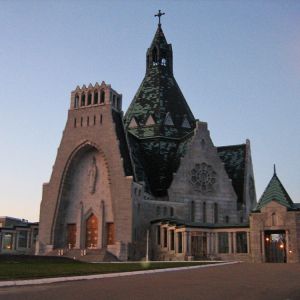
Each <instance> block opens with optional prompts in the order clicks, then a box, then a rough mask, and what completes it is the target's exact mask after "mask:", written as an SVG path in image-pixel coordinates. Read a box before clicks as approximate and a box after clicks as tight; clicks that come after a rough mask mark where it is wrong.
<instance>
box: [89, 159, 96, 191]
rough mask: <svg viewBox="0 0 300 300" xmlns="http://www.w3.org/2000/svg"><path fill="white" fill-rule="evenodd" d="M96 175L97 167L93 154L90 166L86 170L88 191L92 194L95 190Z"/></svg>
mask: <svg viewBox="0 0 300 300" xmlns="http://www.w3.org/2000/svg"><path fill="white" fill-rule="evenodd" d="M97 175H98V169H97V164H96V157H95V156H93V159H92V163H91V166H90V168H89V171H88V177H89V191H90V193H91V194H94V193H95V191H96V180H97Z"/></svg>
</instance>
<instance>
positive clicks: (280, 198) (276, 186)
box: [255, 172, 294, 210]
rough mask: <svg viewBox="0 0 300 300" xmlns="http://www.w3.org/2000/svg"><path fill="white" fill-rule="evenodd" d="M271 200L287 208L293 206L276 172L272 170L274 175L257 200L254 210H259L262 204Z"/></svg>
mask: <svg viewBox="0 0 300 300" xmlns="http://www.w3.org/2000/svg"><path fill="white" fill-rule="evenodd" d="M273 200H274V201H277V202H278V203H280V204H281V205H283V206H286V207H287V208H289V209H293V208H294V203H293V201H292V199H291V198H290V196H289V195H288V193H287V192H286V190H285V188H284V187H283V185H282V183H281V182H280V180H279V178H278V177H277V175H276V172H274V175H273V177H272V179H271V181H270V182H269V184H268V186H267V188H266V189H265V191H264V193H263V194H262V196H261V198H260V200H259V201H258V204H257V206H256V208H255V210H260V209H261V208H262V207H263V206H265V205H266V204H268V203H269V202H271V201H273Z"/></svg>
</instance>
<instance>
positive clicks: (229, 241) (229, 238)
mask: <svg viewBox="0 0 300 300" xmlns="http://www.w3.org/2000/svg"><path fill="white" fill-rule="evenodd" d="M227 234H228V246H229V247H228V253H229V254H231V253H232V233H231V232H228V233H227Z"/></svg>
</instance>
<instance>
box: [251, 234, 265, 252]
mask: <svg viewBox="0 0 300 300" xmlns="http://www.w3.org/2000/svg"><path fill="white" fill-rule="evenodd" d="M263 245H264V244H263ZM250 252H251V247H250V232H249V231H247V253H248V254H250Z"/></svg>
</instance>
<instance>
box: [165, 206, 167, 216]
mask: <svg viewBox="0 0 300 300" xmlns="http://www.w3.org/2000/svg"><path fill="white" fill-rule="evenodd" d="M166 215H167V208H166V207H164V216H166Z"/></svg>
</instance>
